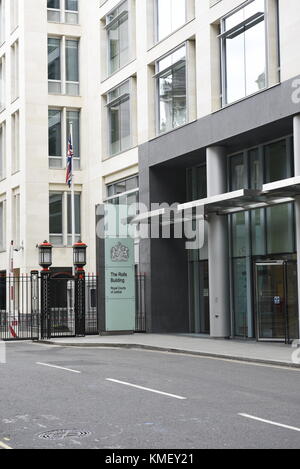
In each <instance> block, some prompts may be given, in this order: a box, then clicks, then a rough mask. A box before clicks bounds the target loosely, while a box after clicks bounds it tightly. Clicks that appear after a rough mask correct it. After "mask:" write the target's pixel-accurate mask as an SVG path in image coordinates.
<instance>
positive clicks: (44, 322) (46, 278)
mask: <svg viewBox="0 0 300 469" xmlns="http://www.w3.org/2000/svg"><path fill="white" fill-rule="evenodd" d="M50 275H51V274H50V271H47V270H43V271H42V272H41V338H42V339H51V316H50V309H49V283H50Z"/></svg>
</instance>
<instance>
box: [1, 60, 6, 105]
mask: <svg viewBox="0 0 300 469" xmlns="http://www.w3.org/2000/svg"><path fill="white" fill-rule="evenodd" d="M5 107H6V92H5V55H2V57H0V112H1V111H3V109H5Z"/></svg>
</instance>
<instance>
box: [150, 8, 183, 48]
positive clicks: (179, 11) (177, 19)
mask: <svg viewBox="0 0 300 469" xmlns="http://www.w3.org/2000/svg"><path fill="white" fill-rule="evenodd" d="M156 10H157V40H158V41H161V40H162V39H163V38H165V37H166V36H168V35H169V34H171V33H172V32H173V31H176V29H178V28H180V26H182V25H183V24H184V23H185V22H186V0H156Z"/></svg>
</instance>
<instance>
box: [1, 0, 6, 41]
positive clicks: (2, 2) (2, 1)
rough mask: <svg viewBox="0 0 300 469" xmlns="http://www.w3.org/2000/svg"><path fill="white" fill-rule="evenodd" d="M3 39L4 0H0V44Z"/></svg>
mask: <svg viewBox="0 0 300 469" xmlns="http://www.w3.org/2000/svg"><path fill="white" fill-rule="evenodd" d="M4 41H5V1H4V0H0V45H2V44H3V43H4Z"/></svg>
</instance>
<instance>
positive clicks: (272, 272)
mask: <svg viewBox="0 0 300 469" xmlns="http://www.w3.org/2000/svg"><path fill="white" fill-rule="evenodd" d="M256 306H257V307H256V309H257V325H258V339H259V340H263V339H264V340H286V338H287V305H286V263H285V262H284V261H278V262H273V263H267V262H262V263H257V264H256Z"/></svg>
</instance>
